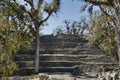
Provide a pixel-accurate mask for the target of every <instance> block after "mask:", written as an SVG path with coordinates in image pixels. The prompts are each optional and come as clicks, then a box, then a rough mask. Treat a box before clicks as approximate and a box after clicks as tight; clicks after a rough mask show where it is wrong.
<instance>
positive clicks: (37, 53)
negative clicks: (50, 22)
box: [35, 26, 40, 73]
mask: <svg viewBox="0 0 120 80" xmlns="http://www.w3.org/2000/svg"><path fill="white" fill-rule="evenodd" d="M36 28H37V29H36V35H37V36H36V60H35V73H38V72H39V47H40V44H39V43H40V39H39V26H36Z"/></svg>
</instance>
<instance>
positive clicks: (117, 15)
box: [84, 0, 120, 68]
mask: <svg viewBox="0 0 120 80" xmlns="http://www.w3.org/2000/svg"><path fill="white" fill-rule="evenodd" d="M84 1H85V2H88V3H89V4H92V5H91V6H90V7H89V11H92V8H93V5H95V6H99V7H100V10H101V11H102V12H103V13H104V14H106V15H107V16H109V17H110V18H111V19H113V20H114V24H115V36H116V40H117V49H118V50H117V54H118V58H119V68H120V0H84ZM103 6H108V7H111V8H113V9H114V17H113V16H112V17H111V15H110V14H109V13H107V12H106V11H105V10H104V7H103Z"/></svg>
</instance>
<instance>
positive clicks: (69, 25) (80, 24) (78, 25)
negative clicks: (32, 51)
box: [53, 19, 88, 35]
mask: <svg viewBox="0 0 120 80" xmlns="http://www.w3.org/2000/svg"><path fill="white" fill-rule="evenodd" d="M63 23H64V26H59V27H57V28H56V29H55V30H53V32H54V33H53V34H55V35H60V34H68V35H71V34H76V35H85V34H86V33H87V31H88V30H87V29H88V24H87V22H86V20H85V19H81V20H80V21H70V20H64V21H63Z"/></svg>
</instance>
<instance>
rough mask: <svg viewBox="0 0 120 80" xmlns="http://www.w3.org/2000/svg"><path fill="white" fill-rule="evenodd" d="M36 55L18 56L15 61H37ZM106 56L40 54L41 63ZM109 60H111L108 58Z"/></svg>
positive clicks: (102, 56)
mask: <svg viewBox="0 0 120 80" xmlns="http://www.w3.org/2000/svg"><path fill="white" fill-rule="evenodd" d="M35 56H36V55H26V54H23V55H16V56H15V58H14V59H15V60H16V61H24V60H27V61H30V60H35ZM104 57H105V55H102V54H101V55H89V54H83V55H70V54H40V61H44V60H68V61H75V60H78V61H79V60H82V59H87V60H88V59H89V60H92V59H98V58H104ZM107 59H108V60H109V58H107Z"/></svg>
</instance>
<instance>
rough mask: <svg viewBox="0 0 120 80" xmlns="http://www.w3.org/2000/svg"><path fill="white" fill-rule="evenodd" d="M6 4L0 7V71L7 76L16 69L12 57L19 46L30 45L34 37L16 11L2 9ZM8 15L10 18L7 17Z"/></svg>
mask: <svg viewBox="0 0 120 80" xmlns="http://www.w3.org/2000/svg"><path fill="white" fill-rule="evenodd" d="M5 8H6V6H4V7H3V8H0V9H1V10H3V11H2V12H1V13H0V73H2V74H3V76H5V77H6V80H8V77H9V76H10V75H12V74H13V73H14V71H16V70H18V69H17V67H18V65H17V64H16V63H15V62H14V60H13V57H14V55H15V54H16V53H17V51H18V50H19V49H20V48H21V46H22V47H23V46H25V45H30V42H31V41H32V40H33V39H34V37H33V35H32V33H30V32H29V29H28V27H27V25H26V26H25V25H24V23H22V21H23V20H20V18H19V17H16V15H17V13H16V12H15V13H14V11H12V10H10V11H11V12H12V13H13V14H12V13H7V12H5V11H4V9H5ZM7 15H9V16H10V18H11V19H9V16H7Z"/></svg>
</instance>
